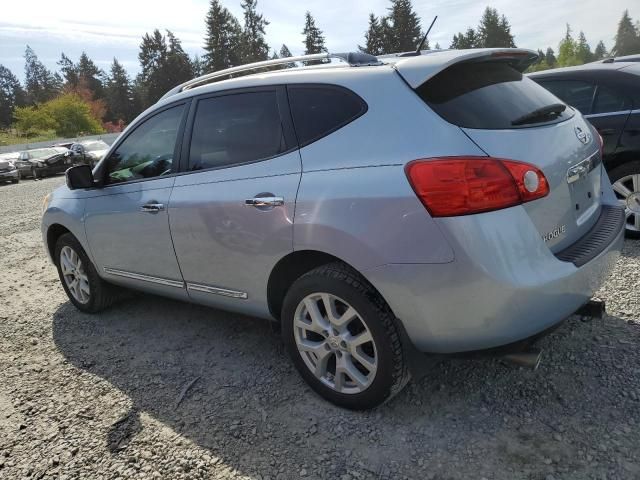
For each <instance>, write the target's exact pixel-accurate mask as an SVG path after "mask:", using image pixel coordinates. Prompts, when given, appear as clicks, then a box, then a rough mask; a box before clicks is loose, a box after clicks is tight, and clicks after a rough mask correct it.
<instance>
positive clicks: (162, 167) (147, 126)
mask: <svg viewBox="0 0 640 480" xmlns="http://www.w3.org/2000/svg"><path fill="white" fill-rule="evenodd" d="M186 110H187V106H186V105H185V104H181V105H176V106H173V107H169V108H167V109H165V110H162V111H161V112H159V113H156V114H154V115H153V116H151V117H150V118H147V119H145V120H143V121H142V123H140V124H139V125H138V126H137V127H136V128H135V129H134V130H133V131H132V132H131V133H129V134H128V135H127V137H126V138H125V139H124V140H123V141H121V142H120V143H119V144H118V145H117V146H116V148H115V150H113V152H112V153H111V154H110V155H109V157H108V158H107V159H106V160H105V161H104V162H103V163H102V164H101V166H100V167H99V172H98V173H97V175H98V176H99V178H102V182H103V186H102V188H98V189H96V190H95V195H94V196H92V197H90V198H88V199H87V206H86V212H87V213H86V218H85V228H86V232H87V238H88V240H89V248H90V249H91V252H92V255H93V257H94V259H95V261H96V265H97V267H98V268H99V269H100V270H101V275H103V276H104V277H105V278H107V279H108V280H109V281H111V282H113V283H119V284H123V285H126V286H130V287H133V288H140V289H143V290H147V291H151V292H155V293H159V294H162V295H167V296H172V297H176V298H187V294H186V290H185V288H184V283H183V280H182V275H181V274H180V269H179V267H178V262H177V260H176V256H175V252H174V250H173V244H172V242H171V234H170V232H169V218H168V205H169V198H170V196H171V189H172V187H173V184H174V181H175V176H174V175H173V174H174V173H175V171H176V170H177V163H178V162H177V158H178V152H179V150H180V142H178V141H177V139H178V138H180V137H181V129H182V128H181V126H182V125H183V123H184V117H185V116H186ZM174 160H175V161H174Z"/></svg>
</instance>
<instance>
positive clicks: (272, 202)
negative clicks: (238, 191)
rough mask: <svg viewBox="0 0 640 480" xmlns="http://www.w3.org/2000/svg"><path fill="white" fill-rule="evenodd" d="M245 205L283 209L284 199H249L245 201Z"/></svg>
mask: <svg viewBox="0 0 640 480" xmlns="http://www.w3.org/2000/svg"><path fill="white" fill-rule="evenodd" d="M244 204H245V205H249V206H251V207H281V206H282V205H284V198H282V197H255V198H248V199H247V200H245V201H244Z"/></svg>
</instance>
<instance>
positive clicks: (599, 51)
mask: <svg viewBox="0 0 640 480" xmlns="http://www.w3.org/2000/svg"><path fill="white" fill-rule="evenodd" d="M608 56H609V52H607V47H605V46H604V43H603V42H602V40H600V41H599V42H598V45H596V49H595V50H594V51H593V59H594V60H602V59H603V58H607V57H608Z"/></svg>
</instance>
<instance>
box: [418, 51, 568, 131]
mask: <svg viewBox="0 0 640 480" xmlns="http://www.w3.org/2000/svg"><path fill="white" fill-rule="evenodd" d="M416 92H417V93H418V95H419V96H420V98H421V99H422V100H423V101H424V102H426V103H427V104H428V105H429V106H430V107H431V108H432V109H433V110H434V111H435V112H436V113H437V114H438V115H440V116H441V117H442V118H444V119H445V120H446V121H448V122H449V123H452V124H454V125H457V126H459V127H464V128H478V129H509V128H522V127H531V126H534V125H539V124H540V123H556V122H561V121H564V120H567V119H568V118H571V117H572V116H573V115H574V112H573V110H572V109H571V108H569V107H567V108H566V109H565V110H564V111H563V112H560V113H558V114H553V115H550V116H548V117H546V118H540V121H532V122H527V123H526V124H522V125H519V124H518V123H519V122H518V121H519V120H520V119H522V118H524V117H525V116H527V115H530V114H531V113H532V112H535V111H537V110H539V109H543V108H545V107H548V106H550V105H554V104H558V102H559V100H558V98H557V97H555V96H554V95H553V94H552V93H550V92H549V91H548V90H546V89H544V88H543V87H541V86H540V85H538V84H537V83H535V82H534V81H533V80H531V79H529V78H527V77H526V76H524V75H523V74H522V73H520V72H519V71H517V70H515V69H514V68H512V67H510V66H509V65H508V64H506V63H499V62H468V63H458V64H455V65H453V66H451V67H449V68H447V69H446V70H444V71H442V72H440V73H439V74H438V75H436V76H435V77H433V78H431V79H429V80H428V81H426V82H425V83H423V84H422V85H420V86H419V87H418V88H417V89H416Z"/></svg>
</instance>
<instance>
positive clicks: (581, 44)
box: [576, 32, 593, 65]
mask: <svg viewBox="0 0 640 480" xmlns="http://www.w3.org/2000/svg"><path fill="white" fill-rule="evenodd" d="M592 59H593V53H592V52H591V47H590V46H589V44H588V43H587V38H586V37H585V36H584V32H580V33H579V34H578V41H577V42H576V62H577V64H578V65H582V64H583V63H589V62H590V61H591V60H592Z"/></svg>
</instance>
